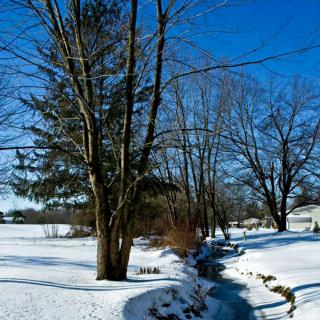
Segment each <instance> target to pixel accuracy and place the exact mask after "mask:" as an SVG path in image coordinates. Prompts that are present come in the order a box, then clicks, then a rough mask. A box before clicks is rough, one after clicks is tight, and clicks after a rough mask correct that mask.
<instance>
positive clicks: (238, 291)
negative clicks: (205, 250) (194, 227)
mask: <svg viewBox="0 0 320 320" xmlns="http://www.w3.org/2000/svg"><path fill="white" fill-rule="evenodd" d="M234 254H236V251H235V250H228V251H224V250H221V249H218V250H217V251H216V252H215V251H213V254H212V256H211V258H210V259H209V260H204V261H201V262H200V263H198V270H199V275H200V276H202V277H204V278H206V279H207V280H212V281H213V282H214V284H215V287H214V288H213V289H212V290H211V291H210V293H209V295H210V296H211V297H213V298H215V299H217V300H220V301H221V302H222V304H221V307H220V309H219V310H218V312H217V314H216V315H215V317H214V319H215V320H254V319H256V318H255V317H254V316H253V314H252V310H253V308H252V306H251V305H250V304H249V303H248V301H247V300H246V299H245V298H244V297H245V296H246V293H247V292H248V288H247V287H246V286H245V285H242V284H239V283H236V282H234V281H233V280H232V279H229V278H223V277H222V276H221V271H223V270H224V269H225V267H224V265H223V264H221V263H219V261H218V259H219V258H221V257H223V256H226V255H234Z"/></svg>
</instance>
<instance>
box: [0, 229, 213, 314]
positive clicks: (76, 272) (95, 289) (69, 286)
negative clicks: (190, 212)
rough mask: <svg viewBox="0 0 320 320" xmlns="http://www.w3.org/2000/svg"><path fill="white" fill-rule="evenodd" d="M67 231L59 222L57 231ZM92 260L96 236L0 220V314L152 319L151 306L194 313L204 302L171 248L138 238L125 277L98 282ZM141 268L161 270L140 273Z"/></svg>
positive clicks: (194, 278) (166, 311)
mask: <svg viewBox="0 0 320 320" xmlns="http://www.w3.org/2000/svg"><path fill="white" fill-rule="evenodd" d="M68 230H69V228H68V226H59V232H60V234H65V233H66V232H67V231H68ZM95 259H96V241H95V239H93V238H86V239H66V238H58V239H49V238H45V237H44V232H43V228H42V226H38V225H0V292H1V299H0V319H6V320H23V319H28V320H33V319H34V320H40V319H41V320H46V319H48V320H49V319H50V320H54V319H57V320H58V319H59V320H64V319H67V320H73V319H74V320H79V319H108V320H109V319H110V320H112V319H129V320H133V319H139V320H140V319H151V318H152V319H154V318H153V317H151V316H148V312H149V309H150V310H152V312H153V313H157V312H159V313H160V314H166V315H168V314H170V313H174V314H177V315H178V316H180V317H181V318H182V317H184V318H185V316H187V315H188V316H189V318H190V319H194V318H195V315H194V313H193V312H192V311H191V309H192V308H193V307H192V306H195V307H199V306H201V301H199V298H198V296H197V295H195V290H196V291H198V294H199V295H200V296H201V295H203V294H204V292H202V291H201V290H200V289H199V282H198V280H197V276H196V273H195V271H194V269H191V268H189V267H186V266H185V265H184V264H183V263H182V262H181V261H179V260H178V257H177V256H176V255H175V254H173V252H172V251H171V250H169V249H166V250H154V249H150V248H148V247H147V245H146V242H145V241H142V240H137V241H135V246H134V247H133V249H132V255H131V258H130V264H129V276H128V279H127V280H126V281H122V282H112V281H95V274H96V271H95V270H96V262H95ZM140 267H159V268H160V270H161V273H160V274H151V275H137V274H136V271H137V270H138V269H139V268H140ZM183 311H185V313H182V312H183ZM195 312H196V311H195ZM204 317H205V318H211V316H210V314H209V313H208V312H207V313H206V314H205V315H204Z"/></svg>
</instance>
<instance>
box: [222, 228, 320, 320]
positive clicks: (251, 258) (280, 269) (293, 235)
mask: <svg viewBox="0 0 320 320" xmlns="http://www.w3.org/2000/svg"><path fill="white" fill-rule="evenodd" d="M231 232H232V242H237V243H238V245H239V248H240V250H244V251H245V254H243V255H242V256H240V257H237V258H226V259H225V260H224V264H225V265H226V267H227V269H226V270H225V271H224V276H226V277H231V278H233V279H238V281H239V282H240V283H245V284H246V285H247V287H248V288H249V290H248V292H247V293H245V297H244V298H246V299H248V301H249V302H250V303H251V304H252V305H253V307H254V310H255V315H256V316H257V317H258V318H263V319H286V318H289V317H290V318H292V319H299V320H301V319H303V320H315V319H320V236H313V235H312V233H311V232H289V231H288V232H283V233H281V234H278V233H277V232H274V231H268V230H263V229H262V230H260V231H249V232H247V236H248V239H247V240H246V241H244V240H243V233H242V232H243V230H239V229H238V230H236V229H234V230H232V231H231ZM268 276H269V277H268ZM270 276H273V277H275V279H274V278H271V277H270ZM266 277H268V278H266ZM263 280H264V281H265V282H264V283H263ZM266 286H268V287H266ZM276 286H278V288H279V289H281V287H284V288H287V287H289V288H290V290H291V293H292V294H293V295H294V296H295V301H294V303H293V304H294V307H293V308H295V310H293V312H292V313H291V314H288V313H287V312H288V311H289V310H290V308H291V306H292V304H291V303H288V302H287V301H286V299H285V298H284V297H283V296H281V294H279V293H274V292H272V291H271V290H270V289H272V288H274V287H276Z"/></svg>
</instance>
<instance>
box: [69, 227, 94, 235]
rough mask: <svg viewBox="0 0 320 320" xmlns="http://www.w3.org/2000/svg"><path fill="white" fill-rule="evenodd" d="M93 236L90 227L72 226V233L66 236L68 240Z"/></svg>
mask: <svg viewBox="0 0 320 320" xmlns="http://www.w3.org/2000/svg"><path fill="white" fill-rule="evenodd" d="M91 235H92V229H91V228H90V227H83V226H72V227H71V228H70V231H69V232H68V233H67V234H66V237H67V238H85V237H90V236H91Z"/></svg>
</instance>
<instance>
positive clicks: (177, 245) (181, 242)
mask: <svg viewBox="0 0 320 320" xmlns="http://www.w3.org/2000/svg"><path fill="white" fill-rule="evenodd" d="M165 243H166V245H168V246H170V247H171V248H172V249H174V250H175V251H177V252H178V254H179V255H181V256H183V257H185V256H187V255H188V251H189V250H196V249H198V248H199V245H200V241H199V239H197V237H196V233H195V231H190V230H188V229H177V228H175V229H171V230H170V231H169V232H168V233H167V235H166V236H165Z"/></svg>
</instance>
